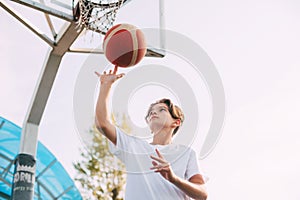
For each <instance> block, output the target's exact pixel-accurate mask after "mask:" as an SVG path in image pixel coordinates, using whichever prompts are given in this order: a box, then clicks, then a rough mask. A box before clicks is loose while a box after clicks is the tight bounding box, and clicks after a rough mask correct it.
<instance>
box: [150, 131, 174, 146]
mask: <svg viewBox="0 0 300 200" xmlns="http://www.w3.org/2000/svg"><path fill="white" fill-rule="evenodd" d="M153 134H154V135H153V141H152V142H151V144H159V145H167V144H171V143H172V133H171V132H158V133H153Z"/></svg>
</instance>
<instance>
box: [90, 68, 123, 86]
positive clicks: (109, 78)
mask: <svg viewBox="0 0 300 200" xmlns="http://www.w3.org/2000/svg"><path fill="white" fill-rule="evenodd" d="M117 71H118V66H115V68H114V71H112V70H109V72H108V74H107V73H106V71H104V72H103V74H100V73H98V72H95V74H96V75H97V76H98V77H100V82H101V84H109V85H112V84H113V83H114V82H115V81H116V80H118V79H120V78H122V77H123V76H124V75H125V74H124V73H121V74H117Z"/></svg>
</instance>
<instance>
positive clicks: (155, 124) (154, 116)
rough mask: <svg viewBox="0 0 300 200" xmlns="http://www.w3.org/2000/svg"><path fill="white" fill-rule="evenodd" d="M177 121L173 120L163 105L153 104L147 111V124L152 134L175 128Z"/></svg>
mask: <svg viewBox="0 0 300 200" xmlns="http://www.w3.org/2000/svg"><path fill="white" fill-rule="evenodd" d="M177 121H178V120H176V119H173V118H172V116H171V114H170V112H169V110H168V107H167V105H166V104H164V103H158V104H155V105H154V106H153V107H152V108H151V109H150V111H149V114H148V117H147V122H148V125H149V127H150V129H151V131H153V132H157V131H159V130H161V129H163V128H175V127H176V124H177V123H176V122H177Z"/></svg>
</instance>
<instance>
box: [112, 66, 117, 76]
mask: <svg viewBox="0 0 300 200" xmlns="http://www.w3.org/2000/svg"><path fill="white" fill-rule="evenodd" d="M117 71H118V66H117V65H115V68H114V72H113V74H117Z"/></svg>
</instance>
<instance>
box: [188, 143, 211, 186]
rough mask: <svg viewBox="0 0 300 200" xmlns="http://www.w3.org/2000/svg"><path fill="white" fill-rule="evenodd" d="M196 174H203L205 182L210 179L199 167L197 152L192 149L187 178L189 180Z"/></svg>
mask: <svg viewBox="0 0 300 200" xmlns="http://www.w3.org/2000/svg"><path fill="white" fill-rule="evenodd" d="M196 174H201V175H202V177H203V179H204V181H205V182H206V181H207V180H208V177H207V176H205V175H204V174H203V172H202V171H201V170H200V168H199V162H198V159H197V155H196V152H195V151H194V150H193V149H191V153H190V157H189V160H188V164H187V169H186V173H185V177H186V179H187V180H189V179H190V178H191V177H192V176H194V175H196Z"/></svg>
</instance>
